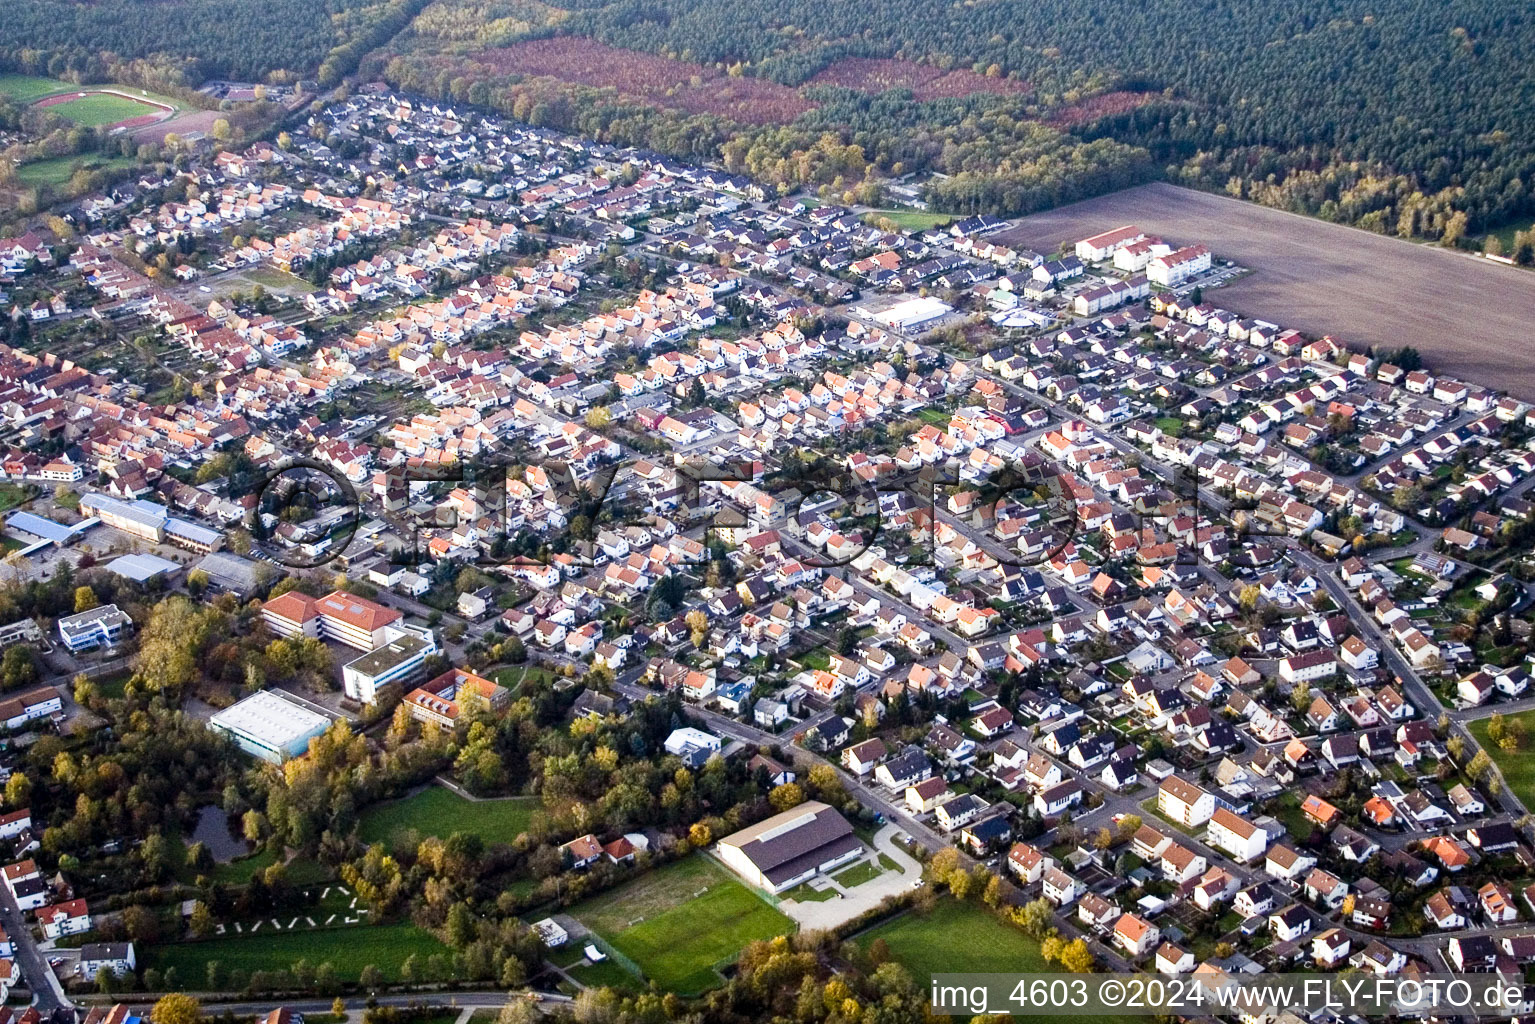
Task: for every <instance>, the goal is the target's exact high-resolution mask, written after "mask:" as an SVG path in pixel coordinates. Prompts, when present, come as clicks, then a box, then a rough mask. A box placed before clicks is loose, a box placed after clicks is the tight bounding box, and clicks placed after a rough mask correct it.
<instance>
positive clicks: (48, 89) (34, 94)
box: [0, 75, 78, 103]
mask: <svg viewBox="0 0 1535 1024" xmlns="http://www.w3.org/2000/svg"><path fill="white" fill-rule="evenodd" d="M75 88H78V86H73V85H70V84H69V83H68V82H61V81H59V80H58V79H57V78H38V77H36V76H34V75H0V96H5V97H7V98H9V99H13V100H15V101H16V102H17V103H31V102H32V101H33V100H40V99H42V98H43V97H44V96H52V95H53V94H54V93H56V92H63V91H64V90H65V89H75Z"/></svg>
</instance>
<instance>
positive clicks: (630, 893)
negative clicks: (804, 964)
mask: <svg viewBox="0 0 1535 1024" xmlns="http://www.w3.org/2000/svg"><path fill="white" fill-rule="evenodd" d="M570 914H571V916H572V917H574V918H576V919H577V920H578V921H580V922H581V923H582V924H584V925H586V926H587V927H588V928H590V929H591V930H592V931H594V932H596V933H597V934H598V935H600V936H602V938H604V939H605V940H607V941H608V942H609V943H610V944H611V945H612V946H613V948H614V949H616V950H617V951H618V952H619V953H621V954H623V955H624V956H626V957H628V958H629V959H630V960H632V961H634V963H635V964H637V965H638V966H639V968H640V970H642V971H644V972H645V976H646V977H647V978H649V979H650V980H652V981H654V982H655V983H656V984H657V985H658V986H660V987H661V988H662V989H663V990H672V991H676V992H682V993H694V992H702V991H704V990H705V989H709V988H712V987H714V986H715V985H716V984H718V983H719V980H720V978H719V974H718V972H717V971H716V970H715V967H716V966H717V965H719V964H722V963H726V962H728V961H729V960H731V959H732V958H733V957H735V955H736V954H737V953H739V952H740V951H741V949H742V947H744V946H745V945H746V944H747V943H748V942H752V941H754V940H757V939H770V938H773V937H774V936H778V935H786V934H788V933H789V932H792V931H793V930H794V923H793V922H792V921H790V920H789V918H788V917H786V916H785V915H784V914H782V913H781V912H780V911H779V910H778V909H777V908H775V907H773V906H771V905H769V904H768V903H767V901H766V900H764V899H763V898H762V897H761V896H759V895H758V894H757V893H755V892H753V891H751V890H750V889H748V888H747V887H746V886H744V885H742V884H741V883H740V882H738V881H736V880H735V878H734V877H732V876H731V875H730V874H729V873H728V872H727V871H726V870H725V869H724V868H723V867H721V866H720V865H718V864H716V863H715V862H714V861H713V860H711V859H709V858H708V857H706V856H705V855H704V854H701V853H695V854H693V855H692V856H691V857H688V858H686V859H684V860H681V861H678V862H676V863H675V864H671V865H668V866H666V867H664V868H660V869H658V870H656V871H652V872H650V873H649V874H646V875H644V876H642V877H640V878H637V879H635V880H634V881H632V882H630V883H628V884H627V885H622V886H620V887H619V888H617V889H615V890H613V891H611V892H607V893H604V894H602V895H601V896H597V897H595V898H593V899H590V900H588V901H586V902H585V903H582V904H579V905H578V906H576V907H573V908H572V909H571V911H570Z"/></svg>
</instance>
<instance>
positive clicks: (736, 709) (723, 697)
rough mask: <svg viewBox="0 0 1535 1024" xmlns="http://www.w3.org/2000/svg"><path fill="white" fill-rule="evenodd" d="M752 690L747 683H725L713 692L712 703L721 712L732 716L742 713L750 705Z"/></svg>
mask: <svg viewBox="0 0 1535 1024" xmlns="http://www.w3.org/2000/svg"><path fill="white" fill-rule="evenodd" d="M751 696H752V688H751V685H750V684H748V683H744V682H740V683H727V684H726V685H724V686H722V687H720V688H719V689H718V690H716V691H714V702H715V703H716V704H718V705H719V706H720V709H721V710H722V711H728V712H730V713H731V714H732V715H739V714H742V713H744V712H745V711H746V710H747V708H748V707H749V706H750V704H751Z"/></svg>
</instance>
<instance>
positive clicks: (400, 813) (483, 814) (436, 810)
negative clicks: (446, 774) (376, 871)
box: [357, 786, 538, 843]
mask: <svg viewBox="0 0 1535 1024" xmlns="http://www.w3.org/2000/svg"><path fill="white" fill-rule="evenodd" d="M537 806H538V801H537V799H535V798H534V797H508V798H507V799H504V800H466V799H464V798H463V797H461V796H459V795H458V794H457V793H455V792H453V791H452V790H450V789H445V788H443V787H442V786H428V787H427V788H426V789H423V790H422V791H421V792H419V793H417V794H416V795H415V796H409V797H406V798H405V799H403V800H391V801H389V802H388V803H383V804H377V805H375V806H373V807H370V808H368V809H367V810H366V811H364V812H363V815H362V820H361V821H360V822H359V823H358V826H357V835H358V837H359V838H361V839H362V841H363V842H365V843H377V842H383V841H387V840H390V839H393V838H394V837H395V836H397V835H399V834H400V833H401V832H404V831H406V830H407V829H414V830H415V831H417V832H419V833H420V834H421V835H422V836H437V837H438V838H439V839H446V838H447V837H448V836H450V835H452V834H453V833H454V832H473V833H475V834H476V835H478V836H479V837H480V838H481V839H483V840H485V842H486V843H510V842H511V841H512V840H513V839H516V838H517V836H518V834H519V833H522V832H526V831H527V830H528V822H529V821H530V820H531V818H532V816H533V810H534V809H535V808H536V807H537Z"/></svg>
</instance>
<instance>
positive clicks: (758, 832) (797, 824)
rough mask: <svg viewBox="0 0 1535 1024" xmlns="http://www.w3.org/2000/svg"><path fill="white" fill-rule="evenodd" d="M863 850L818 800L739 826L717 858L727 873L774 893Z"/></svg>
mask: <svg viewBox="0 0 1535 1024" xmlns="http://www.w3.org/2000/svg"><path fill="white" fill-rule="evenodd" d="M863 852H864V845H863V843H862V842H861V841H860V840H859V839H858V837H857V836H856V835H854V834H853V826H851V825H849V824H848V823H847V819H846V818H844V817H842V815H841V814H840V813H839V812H838V811H837V810H836V808H834V807H831V806H829V805H827V804H823V803H821V802H820V801H818V800H807V801H805V802H804V803H802V804H800V805H799V806H797V807H791V808H790V809H789V810H787V811H784V812H783V813H782V814H775V815H773V816H772V817H771V818H768V819H766V820H765V821H759V822H758V823H757V824H755V825H753V826H751V827H750V828H743V829H742V830H741V831H739V832H736V833H734V834H732V835H728V836H726V837H725V838H724V839H721V840H720V844H719V855H720V859H721V860H723V861H724V862H725V863H726V864H727V865H728V866H729V867H730V868H731V869H732V870H733V871H735V872H736V873H737V874H739V875H740V876H741V877H742V878H744V879H746V880H747V881H748V882H750V883H751V884H752V885H755V886H757V887H759V888H762V889H766V890H767V891H768V892H774V893H778V892H783V891H784V890H785V889H790V888H793V887H794V886H796V885H799V884H800V883H801V882H803V881H805V880H806V879H809V878H813V877H815V875H817V874H819V873H821V872H824V871H830V870H832V869H834V868H837V867H840V866H841V865H843V864H846V863H848V862H850V861H854V860H857V859H858V858H859V857H861V856H863Z"/></svg>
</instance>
